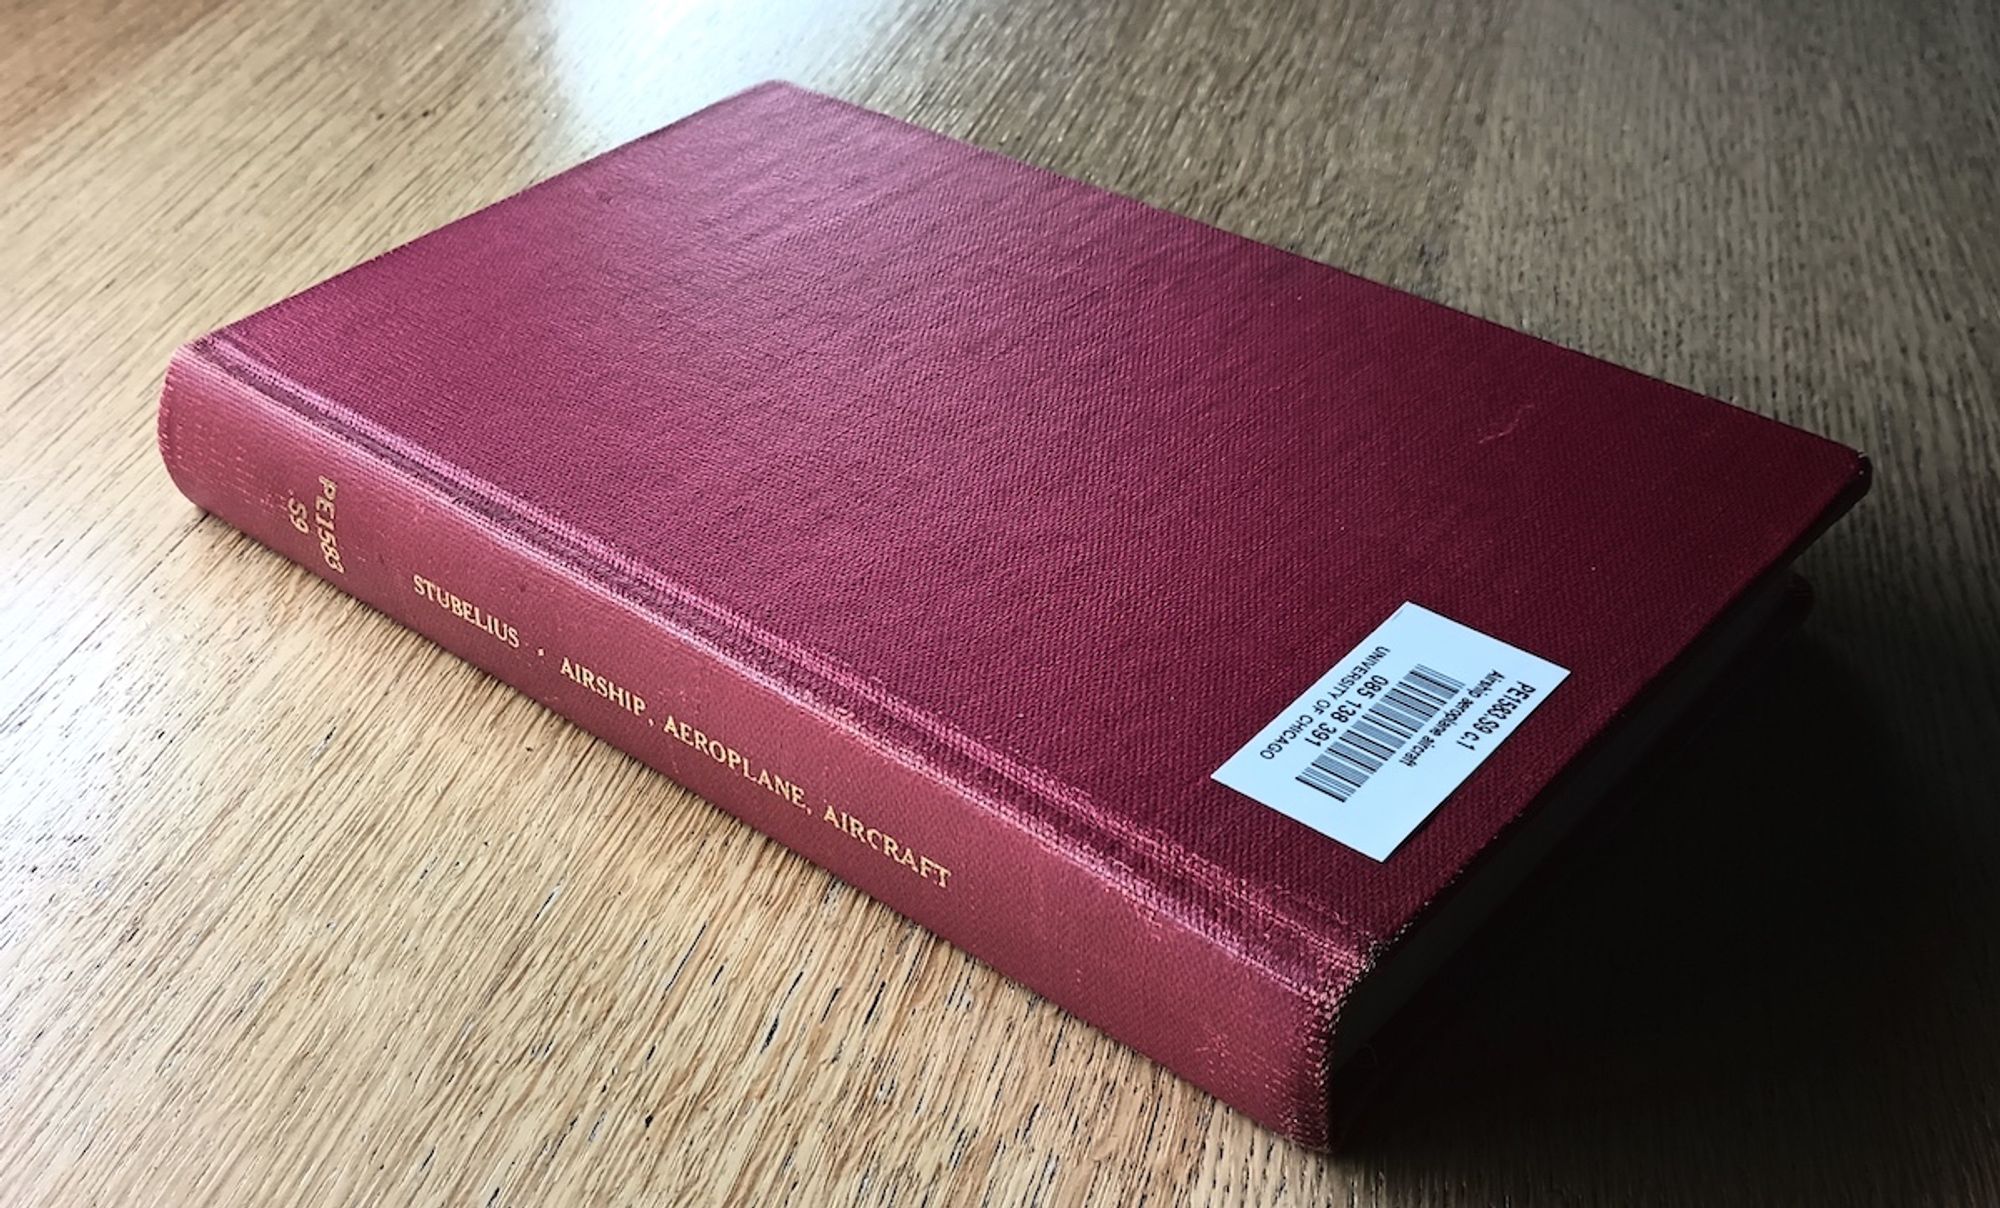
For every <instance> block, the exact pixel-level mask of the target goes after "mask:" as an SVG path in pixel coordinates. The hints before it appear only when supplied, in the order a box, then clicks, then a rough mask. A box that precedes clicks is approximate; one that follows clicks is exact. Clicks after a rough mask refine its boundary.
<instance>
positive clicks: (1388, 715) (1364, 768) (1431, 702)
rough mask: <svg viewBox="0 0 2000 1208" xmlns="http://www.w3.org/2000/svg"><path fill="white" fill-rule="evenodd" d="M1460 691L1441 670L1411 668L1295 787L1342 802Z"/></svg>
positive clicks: (1320, 756)
mask: <svg viewBox="0 0 2000 1208" xmlns="http://www.w3.org/2000/svg"><path fill="white" fill-rule="evenodd" d="M1464 687H1465V684H1464V683H1462V682H1461V681H1459V680H1455V679H1453V678H1451V677H1450V676H1448V675H1446V674H1444V673H1443V672H1441V671H1434V670H1432V669H1431V668H1429V667H1425V666H1423V665H1421V664H1419V665H1417V666H1415V667H1412V668H1410V671H1409V674H1407V675H1405V676H1404V677H1403V678H1402V679H1400V680H1397V681H1396V686H1395V687H1393V688H1391V689H1389V691H1387V692H1386V693H1384V694H1383V695H1382V697H1381V699H1380V700H1377V701H1376V702H1375V703H1374V704H1372V705H1370V706H1368V711H1367V712H1365V713H1363V714H1362V715H1361V716H1360V717H1357V718H1355V719H1354V721H1353V723H1352V724H1350V725H1349V726H1348V727H1347V728H1346V729H1345V730H1342V731H1341V732H1340V734H1339V735H1338V736H1337V737H1335V738H1334V740H1333V741H1332V742H1330V743H1328V744H1327V747H1326V750H1324V751H1322V752H1320V753H1319V754H1318V755H1316V756H1314V757H1313V761H1312V762H1311V763H1309V764H1307V765H1306V766H1305V769H1304V770H1303V771H1301V772H1300V773H1299V775H1298V781H1299V783H1300V784H1303V785H1305V786H1306V787H1308V788H1315V789H1318V790H1319V791H1320V792H1322V793H1325V794H1326V795H1327V796H1329V797H1331V798H1333V799H1334V800H1335V801H1346V800H1347V799H1348V798H1350V797H1352V796H1354V794H1355V792H1356V791H1357V790H1358V789H1360V788H1361V786H1362V785H1364V784H1367V783H1368V778H1369V777H1370V776H1373V775H1374V774H1375V773H1376V771H1377V770H1378V769H1380V768H1381V766H1382V765H1383V764H1385V763H1387V762H1389V761H1390V760H1391V759H1394V758H1395V757H1396V752H1398V751H1400V750H1402V749H1403V745H1404V744H1405V743H1407V742H1409V741H1410V739H1412V738H1415V737H1416V735H1417V731H1419V730H1421V729H1423V728H1424V726H1425V725H1426V724H1428V723H1429V722H1430V720H1431V718H1433V717H1436V716H1437V715H1438V713H1439V712H1440V711H1442V710H1443V709H1444V707H1445V706H1446V705H1447V704H1449V703H1451V699H1452V698H1453V697H1455V696H1457V695H1458V694H1459V692H1460V691H1461V690H1463V689H1464Z"/></svg>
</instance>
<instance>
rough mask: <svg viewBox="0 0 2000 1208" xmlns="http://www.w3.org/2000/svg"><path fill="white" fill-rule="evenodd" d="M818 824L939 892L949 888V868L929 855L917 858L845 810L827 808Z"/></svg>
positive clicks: (917, 856) (901, 844)
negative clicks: (894, 863)
mask: <svg viewBox="0 0 2000 1208" xmlns="http://www.w3.org/2000/svg"><path fill="white" fill-rule="evenodd" d="M820 821H822V822H824V823H826V824H827V825H828V826H831V827H832V828H833V829H835V830H837V831H839V832H840V833H841V834H843V835H846V836H847V837H848V838H850V839H852V840H854V841H855V842H857V843H860V844H862V845H864V846H866V847H867V848H868V849H869V850H870V851H875V852H880V853H881V854H882V856H883V858H885V859H888V860H893V861H894V862H896V863H897V864H900V865H902V866H903V867H904V868H907V869H909V870H910V871H911V872H912V873H915V874H916V875H917V876H918V877H919V878H921V879H923V880H925V881H929V882H930V883H931V884H933V885H935V886H937V887H938V888H939V889H948V888H950V886H951V869H949V868H946V867H945V866H944V865H942V864H940V863H938V862H937V861H936V860H933V859H931V858H930V857H929V856H923V855H918V854H917V852H916V851H915V850H913V849H912V848H911V847H910V846H909V845H908V844H906V843H904V842H902V841H901V840H899V839H897V838H896V837H895V836H894V835H891V834H889V833H888V832H887V831H884V830H881V829H880V828H878V827H873V826H870V825H868V824H867V823H866V822H864V821H862V820H861V819H860V818H857V817H855V816H854V815H853V814H850V813H848V812H847V811H846V810H837V809H835V808H833V807H832V806H830V805H829V806H827V807H826V811H825V812H824V813H822V814H821V815H820Z"/></svg>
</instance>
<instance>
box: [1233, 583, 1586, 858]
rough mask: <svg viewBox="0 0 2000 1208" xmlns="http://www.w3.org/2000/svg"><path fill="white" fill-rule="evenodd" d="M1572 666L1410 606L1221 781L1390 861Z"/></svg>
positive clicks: (1248, 746) (1239, 755)
mask: <svg viewBox="0 0 2000 1208" xmlns="http://www.w3.org/2000/svg"><path fill="white" fill-rule="evenodd" d="M1568 675H1569V672H1568V671H1566V670H1564V669H1563V668H1561V667H1558V666H1556V665H1555V664H1554V663H1551V662H1549V661H1548V660H1547V659H1539V658H1536V657H1535V656H1534V655H1532V654H1529V653H1528V652H1527V651H1525V650H1518V649H1516V648H1515V647H1512V646H1509V645H1508V644H1507V643H1505V642H1502V641H1500V640H1498V639H1496V638H1490V637H1487V636H1486V635H1485V634H1483V633H1481V632H1479V631H1478V630H1476V629H1471V628H1468V627H1467V626H1464V625H1461V624H1459V623H1458V622H1457V621H1454V620H1452V619H1451V618H1449V617H1442V616H1439V615H1438V614H1437V613H1434V612H1432V611H1431V610H1430V609H1428V608H1419V607H1418V606H1417V605H1415V604H1405V605H1403V606H1402V607H1401V608H1398V609H1397V610H1396V611H1395V612H1394V613H1393V614H1391V615H1390V617H1389V619H1388V620H1386V621H1384V622H1382V624H1381V625H1379V626H1377V627H1376V630H1375V632H1374V633H1371V634H1369V635H1368V636H1367V637H1365V638H1363V639H1362V640H1361V644H1360V645H1359V646H1356V647H1355V648H1354V649H1353V650H1350V651H1348V652H1347V657H1345V658H1343V659H1341V660H1340V661H1339V662H1337V663H1335V664H1334V665H1333V670H1331V671H1328V672H1327V673H1326V674H1325V675H1322V676H1320V677H1319V679H1318V681H1317V682H1315V683H1314V684H1313V686H1312V687H1310V688H1308V689H1306V690H1305V692H1304V693H1302V694H1301V695H1300V696H1299V698H1298V699H1297V700H1295V701H1293V702H1292V703H1291V705H1290V707H1288V708H1287V709H1286V710H1285V711H1284V712H1283V713H1280V714H1279V715H1278V716H1277V717H1275V718H1273V719H1272V721H1271V724H1269V725H1267V726H1265V727H1264V728H1263V729H1261V730H1259V731H1257V735H1256V737H1254V738H1252V739H1251V740H1250V741H1249V742H1248V743H1245V744H1244V746H1243V749H1242V750H1240V751H1238V752H1236V754H1234V755H1231V756H1230V757H1229V759H1228V761H1227V762H1225V763H1224V764H1223V765H1222V766H1221V767H1219V768H1217V769H1216V770H1215V779H1217V780H1219V781H1221V782H1222V783H1223V784H1226V785H1228V786H1229V787H1230V788H1232V789H1235V790H1236V791H1237V792H1239V793H1242V794H1243V795H1244V796H1246V797H1249V798H1251V799H1252V800H1255V801H1260V802H1262V803H1263V804H1265V805H1268V806H1270V807H1271V808H1272V809H1274V810H1277V811H1278V812H1279V813H1281V814H1284V815H1285V816H1287V817H1289V818H1295V819H1297V820H1298V821H1300V822H1303V823H1305V824H1306V825H1307V826H1310V827H1312V828H1313V829H1314V830H1316V831H1318V832H1319V833H1320V834H1322V835H1325V836H1327V837H1328V838H1330V839H1337V840H1339V841H1340V842H1342V843H1345V844H1346V845H1347V846H1349V847H1351V848H1353V849H1354V850H1355V851H1358V852H1361V853H1362V854H1364V855H1367V856H1372V857H1374V858H1375V859H1377V860H1386V859H1388V858H1389V853H1390V852H1392V851H1394V850H1396V847H1397V845H1398V844H1400V843H1402V841H1403V840H1404V839H1407V838H1409V836H1410V832H1412V831H1414V830H1416V829H1417V827H1418V826H1419V825H1421V824H1422V823H1423V820H1424V819H1426V818H1428V817H1430V816H1431V813H1432V811H1434V810H1436V809H1437V807H1438V806H1439V805H1440V804H1442V803H1443V801H1444V799H1445V798H1446V797H1449V796H1450V795H1451V793H1452V790H1453V789H1456V788H1457V787H1458V786H1459V785H1460V784H1463V783H1464V782H1465V778H1466V777H1468V776H1470V775H1472V773H1473V771H1474V770H1475V769H1477V768H1478V767H1479V765H1480V764H1482V763H1484V762H1486V757H1487V756H1488V755H1491V754H1492V753H1493V751H1494V750H1495V748H1497V747H1499V745H1500V744H1501V743H1503V742H1505V741H1506V740H1507V736H1508V735H1510V734H1512V733H1513V732H1514V730H1515V728H1516V727H1518V726H1519V725H1520V724H1521V721H1522V719H1523V718H1525V717H1527V716H1528V714H1530V713H1533V712H1534V711H1535V707H1536V706H1537V705H1539V704H1541V703H1542V702H1543V701H1544V700H1547V699H1548V696H1549V693H1550V692H1551V691H1553V690H1554V689H1555V686H1556V685H1557V684H1560V683H1562V682H1563V680H1564V678H1565V677H1567V676H1568Z"/></svg>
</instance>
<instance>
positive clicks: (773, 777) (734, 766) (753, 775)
mask: <svg viewBox="0 0 2000 1208" xmlns="http://www.w3.org/2000/svg"><path fill="white" fill-rule="evenodd" d="M563 674H564V675H569V674H570V667H569V661H568V660H567V659H565V660H564V666H563ZM571 678H575V677H574V676H571ZM660 729H662V730H664V731H666V733H667V734H668V735H669V736H670V737H672V738H673V739H674V741H676V742H678V743H680V744H681V745H682V746H685V747H688V748H690V749H692V750H695V751H699V752H700V753H701V754H703V755H705V756H707V757H708V758H709V759H711V760H713V761H715V763H716V764H717V765H719V766H720V767H722V768H723V769H725V770H727V771H730V772H734V773H735V774H737V775H738V776H741V777H743V779H745V780H748V781H749V782H750V783H752V784H754V785H756V786H757V787H758V788H760V789H762V790H764V791H765V792H767V793H769V794H771V795H772V796H774V797H776V798H778V799H779V800H781V801H783V802H785V803H786V804H787V805H791V806H795V807H797V808H798V809H799V810H801V811H803V812H805V813H808V814H811V813H818V814H819V817H820V821H821V822H824V823H825V824H826V825H828V826H831V827H832V828H834V829H835V830H837V831H839V832H840V833H841V834H843V835H845V836H846V837H848V838H849V839H852V840H853V841H854V842H856V843H859V844H861V845H862V846H864V847H866V848H868V849H869V850H870V851H873V852H875V853H877V854H879V855H880V856H881V857H882V858H883V859H885V860H889V861H891V862H893V863H895V864H898V865H900V866H901V867H903V868H904V869H907V870H908V871H909V872H910V874H911V875H913V876H915V877H918V878H920V879H921V880H924V881H928V882H930V883H931V884H933V885H935V886H937V887H938V888H939V889H946V888H949V887H950V884H951V869H949V868H947V867H945V866H944V865H942V864H940V863H938V862H937V861H936V860H933V859H931V858H930V857H929V856H926V855H923V854H921V853H920V852H918V851H917V850H916V849H915V848H913V847H911V846H910V845H909V844H908V843H907V842H905V841H904V840H901V839H898V838H896V837H895V836H894V835H892V834H890V833H889V832H887V831H885V830H883V829H881V828H880V827H877V826H870V825H869V824H868V823H867V822H866V821H865V820H863V819H862V818H859V817H857V816H856V815H854V814H851V813H849V812H848V811H846V810H842V809H835V808H834V807H833V806H830V805H829V806H827V807H825V808H824V809H820V810H816V809H815V807H814V806H812V805H811V804H809V803H808V802H807V801H806V790H805V788H804V786H802V785H800V784H798V783H797V782H796V781H792V780H787V779H785V778H784V777H783V776H780V775H779V774H778V773H776V772H773V771H772V770H770V769H769V768H766V767H762V766H760V765H758V764H757V763H756V762H755V761H754V760H752V759H751V758H750V757H749V756H748V755H745V754H744V753H743V752H741V751H739V750H737V749H736V748H735V747H732V746H730V745H729V744H728V743H726V742H724V741H722V740H721V739H720V738H717V737H716V736H715V735H713V734H710V733H707V732H706V731H704V730H702V729H701V728H699V727H697V726H695V725H692V724H690V723H689V722H685V721H682V720H681V719H679V718H677V717H674V716H672V715H671V714H670V715H668V716H667V717H666V718H665V719H664V720H662V721H661V722H660Z"/></svg>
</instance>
